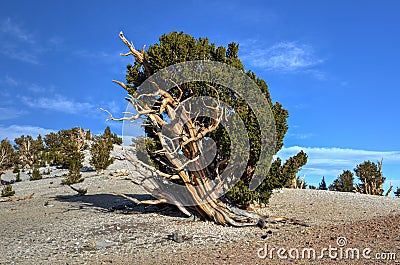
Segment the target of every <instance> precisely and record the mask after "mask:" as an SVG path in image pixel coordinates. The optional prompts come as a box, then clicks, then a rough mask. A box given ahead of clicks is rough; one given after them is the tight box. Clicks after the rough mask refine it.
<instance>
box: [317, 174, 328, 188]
mask: <svg viewBox="0 0 400 265" xmlns="http://www.w3.org/2000/svg"><path fill="white" fill-rule="evenodd" d="M318 189H319V190H327V189H328V187H327V186H326V182H325V177H324V176H323V177H322V180H321V183H319V187H318Z"/></svg>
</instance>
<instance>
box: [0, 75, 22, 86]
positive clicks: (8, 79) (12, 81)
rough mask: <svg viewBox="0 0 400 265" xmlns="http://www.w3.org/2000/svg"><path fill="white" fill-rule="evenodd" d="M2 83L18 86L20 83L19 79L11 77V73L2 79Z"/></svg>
mask: <svg viewBox="0 0 400 265" xmlns="http://www.w3.org/2000/svg"><path fill="white" fill-rule="evenodd" d="M0 83H1V84H5V85H7V86H11V87H15V86H18V84H19V83H18V81H17V80H15V79H14V78H12V77H10V76H9V75H6V76H5V77H4V78H3V79H1V80H0Z"/></svg>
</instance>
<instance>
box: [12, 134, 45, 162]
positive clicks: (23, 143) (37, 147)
mask: <svg viewBox="0 0 400 265" xmlns="http://www.w3.org/2000/svg"><path fill="white" fill-rule="evenodd" d="M14 142H15V145H14V148H15V150H17V154H16V155H17V158H18V160H19V161H20V162H21V166H22V167H23V168H32V167H33V165H34V164H36V163H41V158H42V152H43V151H44V145H43V138H42V136H41V135H39V136H38V137H37V138H36V139H33V137H32V136H30V135H27V136H25V135H21V137H18V138H15V139H14Z"/></svg>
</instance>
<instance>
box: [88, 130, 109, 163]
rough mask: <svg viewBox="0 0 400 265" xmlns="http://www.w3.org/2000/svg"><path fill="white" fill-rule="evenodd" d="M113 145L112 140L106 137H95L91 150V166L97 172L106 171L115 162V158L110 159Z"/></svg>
mask: <svg viewBox="0 0 400 265" xmlns="http://www.w3.org/2000/svg"><path fill="white" fill-rule="evenodd" d="M112 149H113V143H112V140H111V139H110V138H107V137H105V135H104V134H103V135H100V136H94V142H93V144H92V146H91V148H90V154H91V156H92V158H91V159H90V164H91V165H92V166H93V167H94V168H95V169H96V170H97V171H99V170H104V169H106V168H107V167H108V166H109V165H111V164H112V163H113V162H114V158H112V157H110V153H111V150H112Z"/></svg>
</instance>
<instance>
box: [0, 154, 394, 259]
mask: <svg viewBox="0 0 400 265" xmlns="http://www.w3.org/2000/svg"><path fill="white" fill-rule="evenodd" d="M118 163H120V164H118ZM121 163H122V162H121V161H117V163H116V164H114V165H112V166H111V167H110V169H109V170H107V171H105V172H104V173H103V174H97V173H96V172H86V173H83V174H84V177H85V181H84V182H83V183H81V184H79V185H77V187H88V188H89V189H88V193H87V195H85V196H77V195H76V192H74V191H73V190H71V189H70V188H69V187H67V186H62V185H60V183H61V180H62V177H61V175H62V174H63V173H65V172H64V171H62V170H53V172H52V174H50V175H48V176H44V177H45V178H44V179H42V180H38V181H28V180H27V176H26V175H23V176H22V178H23V181H22V182H19V183H15V184H13V188H14V190H15V191H16V194H15V196H16V197H23V196H25V195H29V194H31V193H33V192H34V193H35V194H34V196H33V198H32V199H29V200H23V201H9V202H0V223H1V226H0V264H271V263H272V264H348V263H351V264H400V225H399V224H400V199H397V198H384V197H379V196H367V195H361V194H353V193H338V192H329V191H318V190H292V189H282V190H276V191H275V192H274V194H273V196H272V198H271V200H270V204H269V205H268V206H267V207H266V208H263V209H258V211H259V212H260V213H262V214H265V215H283V216H286V217H288V218H294V219H297V220H300V221H303V222H305V223H306V224H308V226H302V225H295V224H290V223H286V224H285V223H270V224H267V226H266V227H265V228H263V229H260V228H258V227H246V228H232V227H223V226H218V225H214V224H212V223H210V222H204V221H198V220H192V219H188V218H186V217H183V216H182V215H181V214H180V213H179V212H177V211H176V210H175V209H174V208H173V207H170V206H159V207H156V206H151V207H143V206H135V205H134V204H133V203H132V202H131V201H129V200H126V199H124V198H122V197H120V196H117V195H115V194H113V192H118V193H125V194H128V195H130V196H134V197H136V198H138V199H145V198H147V197H148V195H147V194H146V193H145V192H144V191H143V190H142V189H141V188H140V187H138V186H137V185H135V184H133V183H131V182H129V181H127V180H124V177H112V176H111V175H112V174H114V175H115V174H116V173H119V172H120V171H121V170H120V168H122V166H123V164H121ZM7 177H8V178H10V177H11V175H10V174H8V176H6V177H4V179H7ZM338 238H339V242H338ZM343 242H344V243H346V244H345V245H343ZM338 243H340V244H342V245H338ZM329 246H331V247H332V248H338V249H340V248H342V252H343V253H345V252H346V249H348V248H352V249H353V248H358V249H359V250H360V258H359V259H357V258H356V257H355V258H351V257H350V258H347V259H346V258H344V257H343V256H342V257H340V256H337V257H336V258H332V257H329V255H328V252H325V253H324V254H325V255H324V257H323V258H322V259H318V258H316V259H307V258H304V259H302V258H301V251H302V250H303V249H304V248H313V249H315V250H316V253H317V256H318V254H320V251H321V250H322V249H323V248H329ZM341 246H342V247H341ZM272 248H275V250H273V251H272V257H270V256H269V254H271V253H270V252H268V251H270V250H271V249H272ZM278 248H285V249H286V250H288V251H289V250H290V249H291V248H293V249H297V250H298V251H299V253H300V254H299V255H300V256H299V257H296V256H295V253H296V252H295V250H292V252H291V254H293V255H294V256H293V255H291V256H288V252H286V257H287V258H286V259H283V258H280V257H278V254H277V249H278ZM366 248H370V249H371V253H369V255H366V257H364V256H362V255H361V253H362V251H363V250H364V249H366ZM265 249H267V253H268V255H266V257H263V256H264V254H265V251H264V250H265ZM274 251H275V252H274ZM338 251H339V250H338ZM381 253H386V258H387V259H386V260H378V259H377V254H378V255H379V254H381ZM390 253H393V254H394V255H396V258H397V259H393V258H394V256H393V255H392V254H390ZM331 254H332V253H331ZM332 255H333V254H332ZM259 256H260V257H259ZM281 256H282V255H281ZM283 256H285V255H283ZM382 256H383V257H385V255H381V256H380V257H382ZM368 257H370V258H368ZM388 259H390V260H388Z"/></svg>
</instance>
